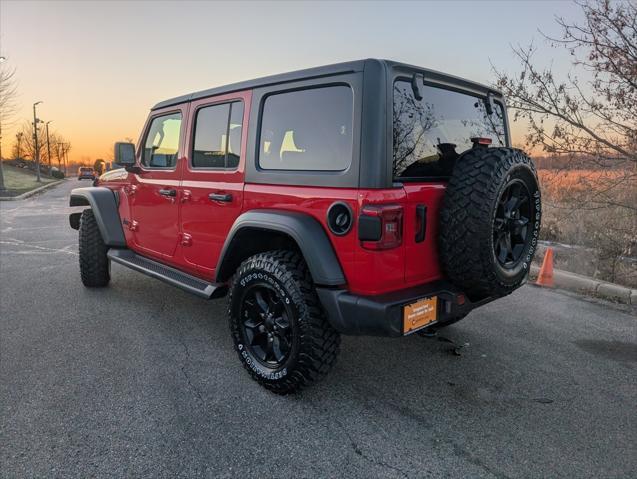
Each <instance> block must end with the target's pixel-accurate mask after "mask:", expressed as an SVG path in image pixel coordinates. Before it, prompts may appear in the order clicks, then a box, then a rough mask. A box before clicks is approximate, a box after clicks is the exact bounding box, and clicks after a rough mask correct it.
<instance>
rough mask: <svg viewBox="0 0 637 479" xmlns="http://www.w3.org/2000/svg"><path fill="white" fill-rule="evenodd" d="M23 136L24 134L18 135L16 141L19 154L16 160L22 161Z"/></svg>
mask: <svg viewBox="0 0 637 479" xmlns="http://www.w3.org/2000/svg"><path fill="white" fill-rule="evenodd" d="M22 135H23V133H22V132H20V133H16V135H15V139H16V143H17V150H18V151H17V154H18V157H17V158H16V160H21V159H22Z"/></svg>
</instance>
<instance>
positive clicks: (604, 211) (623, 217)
mask: <svg viewBox="0 0 637 479" xmlns="http://www.w3.org/2000/svg"><path fill="white" fill-rule="evenodd" d="M539 176H540V182H541V186H542V194H543V205H544V216H543V221H542V223H543V224H542V237H543V239H544V240H546V241H551V242H558V243H562V244H565V245H568V246H559V245H557V246H556V257H555V259H556V263H557V264H556V266H557V267H558V268H561V269H566V270H569V271H573V272H575V273H580V274H585V275H588V276H593V277H596V278H599V279H602V280H605V281H611V282H615V283H620V284H624V285H627V286H631V287H637V214H636V212H635V210H634V209H633V208H630V207H628V208H627V207H626V205H637V181H636V180H635V178H636V176H635V175H632V176H630V175H627V173H626V172H625V171H616V170H606V171H600V170H581V169H578V170H561V169H540V170H539ZM619 177H627V178H628V179H627V180H626V181H622V182H618V181H617V179H618V178H619ZM611 186H612V188H611ZM609 188H611V190H609ZM609 191H612V198H613V200H614V203H615V204H608V202H607V201H605V202H604V203H603V204H602V205H600V203H596V202H595V201H594V200H591V198H599V197H605V196H606V195H608V194H609Z"/></svg>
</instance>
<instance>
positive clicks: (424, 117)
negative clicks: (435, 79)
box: [393, 80, 506, 179]
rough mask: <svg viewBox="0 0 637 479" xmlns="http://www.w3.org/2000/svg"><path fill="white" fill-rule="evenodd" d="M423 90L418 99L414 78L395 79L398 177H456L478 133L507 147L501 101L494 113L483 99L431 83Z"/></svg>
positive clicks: (395, 162) (394, 136) (394, 134)
mask: <svg viewBox="0 0 637 479" xmlns="http://www.w3.org/2000/svg"><path fill="white" fill-rule="evenodd" d="M420 92H421V96H422V100H417V99H416V98H415V96H414V92H413V89H412V86H411V82H409V81H406V80H398V81H396V82H395V83H394V112H393V122H394V130H393V141H394V148H393V153H394V164H393V174H394V178H397V179H405V178H425V177H433V178H438V177H448V176H450V175H451V172H452V171H453V166H454V165H455V162H456V159H457V158H458V157H459V156H460V154H461V153H463V152H464V151H466V150H468V149H470V148H471V147H472V146H473V144H472V143H471V138H474V137H486V138H490V139H491V140H492V146H505V144H506V133H505V131H506V130H505V127H504V109H503V107H502V105H501V104H499V103H495V104H494V112H493V114H491V115H489V114H487V109H486V104H485V101H486V100H485V99H483V98H480V97H476V96H472V95H467V94H465V93H459V92H455V91H451V90H446V89H442V88H437V87H432V86H428V85H425V86H422V85H421V86H420Z"/></svg>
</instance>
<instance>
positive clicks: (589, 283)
mask: <svg viewBox="0 0 637 479" xmlns="http://www.w3.org/2000/svg"><path fill="white" fill-rule="evenodd" d="M539 271H540V267H539V266H536V265H531V271H530V275H529V276H530V277H531V278H534V279H535V278H537V275H538V272H539ZM553 280H554V281H555V287H556V288H559V289H565V290H568V291H574V292H576V293H580V294H584V295H586V296H594V297H596V298H602V299H605V300H608V301H613V302H615V303H622V304H630V305H633V306H635V305H637V289H631V288H627V287H625V286H620V285H618V284H613V283H607V282H605V281H599V280H597V279H593V278H589V277H588V276H582V275H580V274H575V273H569V272H568V271H562V270H559V269H556V270H554V271H553Z"/></svg>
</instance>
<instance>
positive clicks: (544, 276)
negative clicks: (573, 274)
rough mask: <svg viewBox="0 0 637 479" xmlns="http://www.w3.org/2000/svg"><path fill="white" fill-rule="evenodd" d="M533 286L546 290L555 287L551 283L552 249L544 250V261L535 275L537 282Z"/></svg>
mask: <svg viewBox="0 0 637 479" xmlns="http://www.w3.org/2000/svg"><path fill="white" fill-rule="evenodd" d="M535 284H537V285H538V286H546V287H548V288H552V287H553V286H555V283H554V282H553V248H546V253H545V254H544V261H543V262H542V267H541V268H540V274H538V275H537V282H536V283H535Z"/></svg>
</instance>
